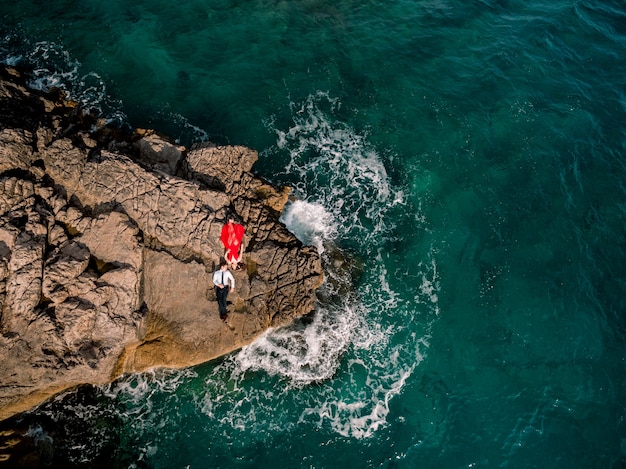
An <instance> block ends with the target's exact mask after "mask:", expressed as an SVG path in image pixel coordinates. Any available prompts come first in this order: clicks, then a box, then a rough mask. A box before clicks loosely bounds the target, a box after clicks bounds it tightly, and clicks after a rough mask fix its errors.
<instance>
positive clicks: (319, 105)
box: [275, 92, 405, 241]
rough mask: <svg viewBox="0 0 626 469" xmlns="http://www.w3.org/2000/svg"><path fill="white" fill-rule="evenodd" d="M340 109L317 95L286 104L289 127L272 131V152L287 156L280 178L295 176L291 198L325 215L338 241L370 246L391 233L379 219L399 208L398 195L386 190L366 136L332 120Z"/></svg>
mask: <svg viewBox="0 0 626 469" xmlns="http://www.w3.org/2000/svg"><path fill="white" fill-rule="evenodd" d="M340 104H341V103H340V101H339V100H338V99H334V98H331V97H330V96H329V95H328V93H323V92H318V93H316V94H314V95H310V96H308V97H307V99H306V100H305V101H304V103H302V104H301V105H297V104H295V103H292V104H291V106H292V119H293V123H292V125H291V126H290V127H289V128H288V129H287V130H281V129H275V132H276V134H277V137H278V139H277V143H276V149H277V150H278V151H287V152H289V156H290V161H289V163H288V164H287V166H286V168H285V173H284V174H285V175H289V177H293V176H294V175H295V176H296V179H297V180H296V181H295V182H293V181H290V182H289V184H290V185H292V186H293V187H294V189H295V190H294V192H295V193H296V195H297V196H299V197H300V198H301V199H303V200H306V201H307V202H309V203H313V204H318V205H321V206H323V207H324V208H325V210H326V211H328V212H329V213H331V214H332V216H333V217H334V219H335V220H336V224H337V225H338V226H341V227H342V231H341V232H338V236H339V237H340V238H355V237H359V238H362V239H363V240H366V241H369V240H375V239H376V238H377V237H380V236H381V235H383V234H384V233H385V232H387V231H388V230H389V228H391V226H389V225H387V224H386V222H385V221H384V220H385V214H386V213H387V212H388V211H389V209H390V208H391V207H393V206H395V205H398V204H404V203H405V200H404V193H403V192H402V191H401V190H395V189H394V188H393V187H392V184H391V182H390V180H389V176H388V175H387V170H386V169H385V165H384V164H383V162H382V160H381V158H380V155H379V154H378V153H377V151H376V150H375V149H374V147H373V146H372V145H370V144H369V143H368V141H367V138H366V136H364V135H361V134H359V133H358V132H357V131H355V130H354V129H353V128H352V127H350V126H349V125H347V124H345V123H343V122H341V121H340V120H338V119H337V118H336V117H335V114H336V113H337V111H338V110H339V108H340ZM387 223H388V220H387Z"/></svg>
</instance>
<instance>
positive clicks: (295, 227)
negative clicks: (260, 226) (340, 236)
mask: <svg viewBox="0 0 626 469" xmlns="http://www.w3.org/2000/svg"><path fill="white" fill-rule="evenodd" d="M281 221H282V222H283V223H284V224H285V225H286V226H287V228H289V231H291V232H292V233H293V234H295V235H296V237H297V238H298V239H299V240H300V241H302V242H303V243H304V244H307V245H311V246H315V247H316V248H317V252H319V253H320V254H321V253H322V252H324V242H325V241H328V240H330V239H334V238H336V236H337V226H336V224H335V221H334V219H333V216H332V214H331V213H330V212H328V211H327V210H326V208H325V207H324V206H323V205H321V204H317V203H313V202H307V201H305V200H296V201H294V202H290V203H289V204H287V206H286V207H285V210H284V211H283V214H282V216H281Z"/></svg>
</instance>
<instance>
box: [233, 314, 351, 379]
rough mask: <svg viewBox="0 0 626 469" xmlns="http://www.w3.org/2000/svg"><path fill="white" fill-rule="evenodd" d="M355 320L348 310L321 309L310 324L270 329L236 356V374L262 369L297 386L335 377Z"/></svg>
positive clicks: (349, 341)
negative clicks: (237, 369) (237, 371)
mask: <svg viewBox="0 0 626 469" xmlns="http://www.w3.org/2000/svg"><path fill="white" fill-rule="evenodd" d="M358 320H359V316H358V314H357V312H356V311H355V310H354V309H353V308H351V307H346V309H345V310H344V311H342V312H338V311H331V310H328V309H324V307H321V308H320V309H319V310H318V311H317V314H315V316H314V318H313V322H312V323H311V324H307V325H302V324H301V323H296V324H294V325H291V326H287V327H282V328H279V329H270V330H268V331H266V332H265V333H264V334H263V335H262V336H261V337H260V338H259V339H257V340H256V341H255V342H254V343H252V344H250V345H248V346H247V347H244V348H243V349H242V351H241V352H240V353H239V354H238V355H237V364H238V368H239V372H241V373H245V372H247V371H256V370H263V371H265V372H266V373H268V374H270V375H279V376H282V377H285V378H287V379H288V383H289V384H290V385H296V386H302V385H306V384H311V383H317V382H321V381H325V380H327V379H329V378H331V377H332V376H333V375H334V374H335V371H336V370H337V368H338V366H339V363H340V358H341V356H342V354H343V353H344V352H345V351H346V349H347V348H348V346H349V345H350V343H351V339H352V336H353V334H352V330H353V329H354V325H355V322H358Z"/></svg>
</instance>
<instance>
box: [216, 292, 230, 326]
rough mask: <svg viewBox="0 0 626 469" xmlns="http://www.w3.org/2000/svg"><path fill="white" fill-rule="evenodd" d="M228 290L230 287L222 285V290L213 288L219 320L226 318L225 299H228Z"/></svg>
mask: <svg viewBox="0 0 626 469" xmlns="http://www.w3.org/2000/svg"><path fill="white" fill-rule="evenodd" d="M228 290H230V287H229V286H227V285H224V288H219V287H215V294H216V295H217V309H218V310H219V312H220V319H225V318H226V299H227V298H228Z"/></svg>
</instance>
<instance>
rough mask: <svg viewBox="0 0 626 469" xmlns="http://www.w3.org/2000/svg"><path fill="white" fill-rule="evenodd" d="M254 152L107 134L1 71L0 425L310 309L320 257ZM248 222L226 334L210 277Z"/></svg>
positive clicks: (209, 352)
mask: <svg viewBox="0 0 626 469" xmlns="http://www.w3.org/2000/svg"><path fill="white" fill-rule="evenodd" d="M256 159H257V153H256V152H254V151H253V150H250V149H248V148H244V147H220V146H216V145H212V144H204V145H200V146H197V147H194V148H192V149H190V150H188V149H186V148H184V147H180V146H176V145H173V144H171V143H170V142H168V141H167V139H165V138H162V137H160V136H158V135H157V134H155V133H154V132H152V131H133V132H130V133H125V132H124V131H123V129H112V128H108V127H107V126H105V125H104V122H102V120H99V119H98V118H97V116H95V115H92V114H89V113H87V112H85V111H83V110H81V109H79V108H77V107H76V106H75V104H73V103H71V102H68V101H66V100H64V99H63V97H62V96H61V95H60V94H59V93H41V92H37V91H33V90H31V89H29V88H28V87H27V86H26V85H25V78H24V77H23V76H22V75H21V74H20V72H18V71H16V70H14V69H10V68H6V69H4V70H0V376H1V378H2V386H0V420H2V419H6V418H8V417H10V416H12V415H14V414H16V413H18V412H21V411H24V410H27V409H29V408H31V407H33V406H35V405H37V404H39V403H41V402H42V401H44V400H45V399H47V398H49V397H51V396H52V395H54V394H56V393H58V392H60V391H63V390H66V389H68V388H71V387H73V386H77V385H81V384H86V383H90V384H101V383H106V382H109V381H111V380H113V379H115V378H116V377H118V376H120V375H121V374H123V373H129V372H135V371H143V370H146V369H149V368H152V367H186V366H190V365H194V364H198V363H201V362H204V361H207V360H211V359H213V358H216V357H218V356H221V355H223V354H225V353H228V352H230V351H233V350H235V349H237V348H240V347H242V346H243V345H245V344H247V343H249V342H251V341H252V340H253V339H254V338H256V337H257V336H258V335H259V334H261V333H262V332H263V331H264V330H266V329H267V328H268V327H273V326H278V325H281V324H285V323H287V322H288V321H291V320H292V319H293V318H294V317H297V316H301V315H305V314H308V313H310V312H311V311H312V310H313V309H314V303H315V290H316V288H317V287H318V286H319V285H320V283H321V281H322V269H321V264H320V258H319V255H318V254H317V252H316V251H315V249H314V248H312V247H309V246H303V245H302V243H300V242H299V241H298V240H297V239H296V238H295V236H294V235H293V234H291V233H290V232H289V231H288V230H287V229H286V227H285V226H284V225H283V224H282V223H280V222H279V221H278V218H279V216H280V212H281V210H282V209H283V206H284V204H285V202H286V201H287V196H288V193H289V190H288V188H277V187H274V186H272V185H271V184H269V183H267V182H266V181H263V180H262V179H260V178H259V177H257V176H255V175H254V174H253V173H252V172H251V168H252V165H253V164H254V162H255V161H256ZM229 213H236V215H237V216H238V217H239V218H240V219H241V222H242V223H243V224H244V226H246V235H245V257H244V258H245V263H246V269H245V270H243V271H237V272H235V273H234V275H235V279H236V282H237V287H236V289H235V291H234V292H231V293H230V295H229V301H230V302H232V307H231V309H232V311H230V312H229V324H224V323H223V322H222V321H220V320H219V316H218V312H217V305H216V302H215V294H214V292H213V287H212V282H211V276H212V272H213V270H215V269H216V268H217V265H218V262H219V259H220V257H221V255H222V254H223V248H222V246H221V244H220V242H219V235H220V231H221V228H222V225H223V223H224V222H225V220H226V217H227V216H228V214H229Z"/></svg>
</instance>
